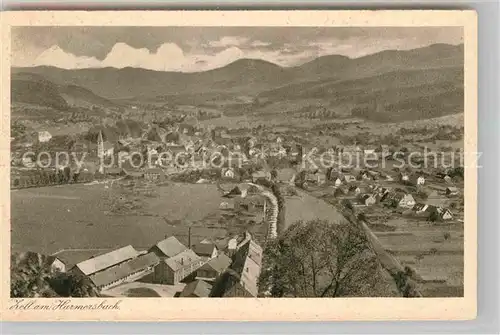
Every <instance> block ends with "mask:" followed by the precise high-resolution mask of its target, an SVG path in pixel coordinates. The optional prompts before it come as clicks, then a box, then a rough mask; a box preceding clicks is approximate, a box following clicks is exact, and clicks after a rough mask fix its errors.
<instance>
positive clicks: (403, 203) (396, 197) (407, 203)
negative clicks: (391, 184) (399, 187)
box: [384, 192, 416, 208]
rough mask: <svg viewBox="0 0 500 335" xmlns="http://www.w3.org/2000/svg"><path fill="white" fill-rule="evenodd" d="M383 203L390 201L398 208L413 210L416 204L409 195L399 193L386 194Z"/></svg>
mask: <svg viewBox="0 0 500 335" xmlns="http://www.w3.org/2000/svg"><path fill="white" fill-rule="evenodd" d="M384 201H391V202H393V203H394V204H395V205H396V206H398V207H403V208H413V207H414V206H415V204H416V202H415V199H414V198H413V196H412V195H411V194H404V193H401V192H397V193H392V194H387V196H386V197H384Z"/></svg>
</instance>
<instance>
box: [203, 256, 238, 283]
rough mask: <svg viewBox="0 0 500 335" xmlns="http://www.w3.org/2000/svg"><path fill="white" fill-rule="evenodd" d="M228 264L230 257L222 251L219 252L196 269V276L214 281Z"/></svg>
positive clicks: (229, 263)
mask: <svg viewBox="0 0 500 335" xmlns="http://www.w3.org/2000/svg"><path fill="white" fill-rule="evenodd" d="M229 265H231V258H229V257H228V256H226V255H225V254H224V253H219V254H218V255H217V257H215V258H212V259H211V260H209V261H208V262H206V263H205V264H203V265H202V266H201V267H200V268H199V269H198V270H197V271H196V278H197V279H203V280H205V281H207V282H214V281H215V280H216V279H217V278H218V277H219V276H220V274H221V273H222V272H224V270H226V269H227V268H228V267H229Z"/></svg>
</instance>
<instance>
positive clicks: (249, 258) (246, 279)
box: [210, 239, 263, 297]
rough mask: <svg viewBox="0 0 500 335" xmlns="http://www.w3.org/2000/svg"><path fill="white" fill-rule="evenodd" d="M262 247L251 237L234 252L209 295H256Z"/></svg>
mask: <svg viewBox="0 0 500 335" xmlns="http://www.w3.org/2000/svg"><path fill="white" fill-rule="evenodd" d="M262 252H263V251H262V248H261V247H260V246H259V245H258V244H257V243H255V241H253V240H252V239H250V240H248V241H246V242H245V244H243V245H242V246H241V247H240V248H239V249H238V250H237V251H236V253H235V254H234V256H233V263H232V264H231V266H230V267H229V268H228V270H227V271H225V272H224V273H222V274H221V275H220V276H219V278H218V279H217V280H216V281H215V283H214V285H213V287H212V291H211V292H210V296H211V297H257V295H258V280H259V276H260V272H261V266H262Z"/></svg>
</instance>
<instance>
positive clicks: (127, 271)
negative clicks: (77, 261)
mask: <svg viewBox="0 0 500 335" xmlns="http://www.w3.org/2000/svg"><path fill="white" fill-rule="evenodd" d="M159 261H160V260H159V258H158V257H157V256H156V255H155V254H154V253H152V252H150V253H148V254H146V255H140V256H138V257H136V258H133V259H131V260H129V261H127V262H124V263H121V264H119V265H116V266H113V267H111V268H109V269H106V270H104V271H102V272H98V273H96V274H94V275H92V276H90V277H89V278H90V280H91V281H92V282H93V283H94V285H96V286H97V287H99V286H106V285H109V284H111V283H112V282H114V281H117V280H120V279H122V278H125V277H127V276H129V275H131V274H133V273H135V272H138V271H141V270H143V269H146V268H148V267H150V266H154V265H156V264H158V262H159Z"/></svg>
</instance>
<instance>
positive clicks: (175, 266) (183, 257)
mask: <svg viewBox="0 0 500 335" xmlns="http://www.w3.org/2000/svg"><path fill="white" fill-rule="evenodd" d="M200 260H201V259H200V257H199V256H198V255H197V254H195V253H194V251H193V250H191V249H186V250H184V251H183V252H181V253H179V254H177V255H175V256H173V257H170V258H167V259H165V260H164V262H165V264H167V265H168V267H169V268H171V269H172V270H173V271H177V270H179V269H181V268H183V267H184V266H186V265H189V264H193V263H195V262H199V261H200Z"/></svg>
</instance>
